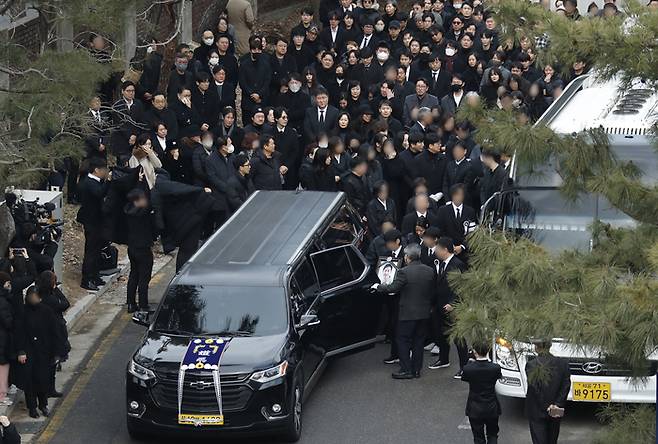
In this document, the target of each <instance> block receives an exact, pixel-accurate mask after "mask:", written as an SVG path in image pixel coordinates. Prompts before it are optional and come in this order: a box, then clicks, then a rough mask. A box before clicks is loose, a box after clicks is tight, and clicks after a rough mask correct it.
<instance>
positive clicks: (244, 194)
mask: <svg viewBox="0 0 658 444" xmlns="http://www.w3.org/2000/svg"><path fill="white" fill-rule="evenodd" d="M227 186H228V189H227V199H228V204H229V208H230V210H231V212H235V211H237V210H238V208H240V206H241V205H242V204H243V203H245V201H246V200H247V198H249V195H251V193H253V192H254V190H255V188H254V184H253V183H252V182H251V178H249V177H244V176H241V175H240V174H232V175H231V177H229V179H228V181H227Z"/></svg>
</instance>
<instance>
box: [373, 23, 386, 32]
mask: <svg viewBox="0 0 658 444" xmlns="http://www.w3.org/2000/svg"><path fill="white" fill-rule="evenodd" d="M384 28H385V26H384V25H383V24H382V25H379V24H377V25H375V31H377V32H382V31H383V30H384Z"/></svg>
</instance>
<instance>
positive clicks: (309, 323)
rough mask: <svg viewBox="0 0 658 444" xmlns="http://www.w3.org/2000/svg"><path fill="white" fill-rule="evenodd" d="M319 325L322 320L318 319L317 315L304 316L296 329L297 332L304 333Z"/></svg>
mask: <svg viewBox="0 0 658 444" xmlns="http://www.w3.org/2000/svg"><path fill="white" fill-rule="evenodd" d="M319 324H320V319H318V316H317V315H314V314H304V315H302V317H301V319H300V320H299V324H297V325H295V328H296V329H297V331H303V330H306V329H307V328H309V327H313V326H315V325H319Z"/></svg>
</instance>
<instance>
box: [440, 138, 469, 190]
mask: <svg viewBox="0 0 658 444" xmlns="http://www.w3.org/2000/svg"><path fill="white" fill-rule="evenodd" d="M467 152H468V149H467V148H466V144H465V143H464V142H462V141H458V142H457V143H455V144H454V145H453V147H452V159H453V160H451V161H449V162H448V164H447V165H446V172H445V174H444V176H443V195H444V196H449V195H450V188H451V187H452V186H453V185H456V184H458V183H462V184H464V185H465V187H466V192H467V193H466V194H467V196H466V200H467V201H468V202H472V198H473V197H476V196H473V194H474V193H475V190H474V188H475V179H476V177H477V173H476V172H475V169H474V168H473V164H472V163H471V159H469V158H467V157H466V153H467Z"/></svg>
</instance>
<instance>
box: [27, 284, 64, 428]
mask: <svg viewBox="0 0 658 444" xmlns="http://www.w3.org/2000/svg"><path fill="white" fill-rule="evenodd" d="M25 302H26V307H25V313H24V317H23V323H22V327H23V328H22V332H19V334H17V348H18V350H19V351H18V362H19V364H21V366H22V368H21V370H22V371H23V381H22V384H21V385H22V387H20V388H22V389H23V391H24V392H25V404H26V405H27V408H28V410H29V413H30V416H31V417H32V418H38V417H39V413H38V412H37V406H38V407H39V410H41V413H42V414H43V416H48V415H49V414H50V412H49V410H48V395H49V392H50V390H51V388H52V387H51V384H52V380H51V379H52V367H53V366H55V365H56V364H57V362H58V361H59V357H60V356H62V354H63V350H61V349H60V348H59V347H60V346H61V344H62V343H63V341H62V340H61V339H60V337H59V336H60V329H59V327H58V323H57V318H56V316H55V313H54V312H53V311H52V309H51V308H50V307H49V306H47V305H46V304H43V303H42V302H41V296H40V295H39V293H38V292H37V290H36V288H34V287H30V288H29V289H28V290H27V295H26V296H25Z"/></svg>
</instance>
